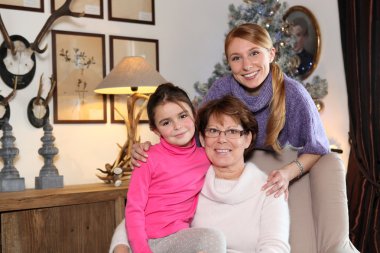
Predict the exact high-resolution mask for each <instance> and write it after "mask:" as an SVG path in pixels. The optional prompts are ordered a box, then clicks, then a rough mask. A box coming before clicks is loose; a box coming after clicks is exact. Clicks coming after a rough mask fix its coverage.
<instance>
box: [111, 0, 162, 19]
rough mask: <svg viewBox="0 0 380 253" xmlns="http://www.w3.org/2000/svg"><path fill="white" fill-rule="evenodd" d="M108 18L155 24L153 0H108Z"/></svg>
mask: <svg viewBox="0 0 380 253" xmlns="http://www.w3.org/2000/svg"><path fill="white" fill-rule="evenodd" d="M108 19H109V20H114V21H122V22H130V23H139V24H147V25H155V10H154V0H108Z"/></svg>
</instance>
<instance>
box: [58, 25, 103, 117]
mask: <svg viewBox="0 0 380 253" xmlns="http://www.w3.org/2000/svg"><path fill="white" fill-rule="evenodd" d="M52 42H53V43H52V45H53V48H52V51H53V53H52V55H53V76H54V78H55V80H56V81H57V84H56V89H55V93H54V123H105V122H107V111H106V102H107V100H106V99H107V97H106V95H101V94H96V93H95V92H94V89H95V88H96V87H97V85H98V84H99V83H100V82H101V81H102V80H103V78H104V76H105V36H104V35H102V34H93V33H79V32H66V31H56V30H53V31H52Z"/></svg>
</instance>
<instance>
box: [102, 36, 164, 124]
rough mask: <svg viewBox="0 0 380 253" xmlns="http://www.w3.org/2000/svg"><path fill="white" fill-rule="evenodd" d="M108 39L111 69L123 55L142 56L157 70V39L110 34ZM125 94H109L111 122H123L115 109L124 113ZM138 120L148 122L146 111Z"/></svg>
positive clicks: (125, 110)
mask: <svg viewBox="0 0 380 253" xmlns="http://www.w3.org/2000/svg"><path fill="white" fill-rule="evenodd" d="M109 39H110V43H109V45H110V68H111V69H112V68H113V67H114V66H116V65H117V64H118V63H119V62H120V61H121V59H122V58H123V57H125V56H142V57H144V58H145V59H146V60H147V61H148V63H149V64H151V65H152V66H153V67H155V68H156V70H157V71H159V59H158V40H155V39H143V38H133V37H121V36H112V35H111V36H110V38H109ZM126 96H127V95H111V96H110V102H111V123H124V120H123V118H122V116H121V115H120V114H119V113H118V112H117V111H119V112H120V113H121V114H122V115H126V113H127V104H126ZM139 102H140V101H139ZM141 103H142V102H141ZM116 109H117V110H116ZM140 122H148V116H147V114H146V113H143V115H142V116H141V119H140Z"/></svg>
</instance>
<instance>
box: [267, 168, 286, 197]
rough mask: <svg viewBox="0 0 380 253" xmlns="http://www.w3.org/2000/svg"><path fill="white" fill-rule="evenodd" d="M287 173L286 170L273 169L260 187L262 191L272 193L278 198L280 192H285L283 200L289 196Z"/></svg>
mask: <svg viewBox="0 0 380 253" xmlns="http://www.w3.org/2000/svg"><path fill="white" fill-rule="evenodd" d="M289 178H290V177H289V175H288V172H287V171H286V170H282V169H280V170H273V171H272V172H271V173H270V174H269V175H268V179H267V182H266V183H265V184H264V185H263V187H262V188H261V190H262V191H266V195H267V196H269V195H271V194H274V197H275V198H278V197H279V196H281V195H282V194H285V200H288V197H289V189H288V188H289V181H290V180H289Z"/></svg>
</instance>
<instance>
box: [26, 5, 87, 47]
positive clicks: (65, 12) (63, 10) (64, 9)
mask: <svg viewBox="0 0 380 253" xmlns="http://www.w3.org/2000/svg"><path fill="white" fill-rule="evenodd" d="M71 1H72V0H66V1H65V3H64V4H63V5H62V6H61V7H60V8H59V9H58V10H56V11H55V12H53V13H52V14H51V15H50V17H49V18H48V19H47V20H46V23H45V25H44V26H43V27H42V29H41V31H40V33H39V34H38V35H37V37H36V39H35V40H34V42H33V43H32V45H31V46H30V48H31V49H32V50H33V51H36V52H37V53H43V52H45V51H46V49H47V45H46V46H45V47H44V48H43V49H40V48H39V44H40V43H41V40H42V39H43V37H44V36H45V35H46V33H47V32H48V30H49V28H50V26H51V25H52V24H53V23H54V21H56V20H57V19H58V18H60V17H62V16H72V17H83V16H84V12H82V13H75V12H72V11H71V10H70V4H71Z"/></svg>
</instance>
